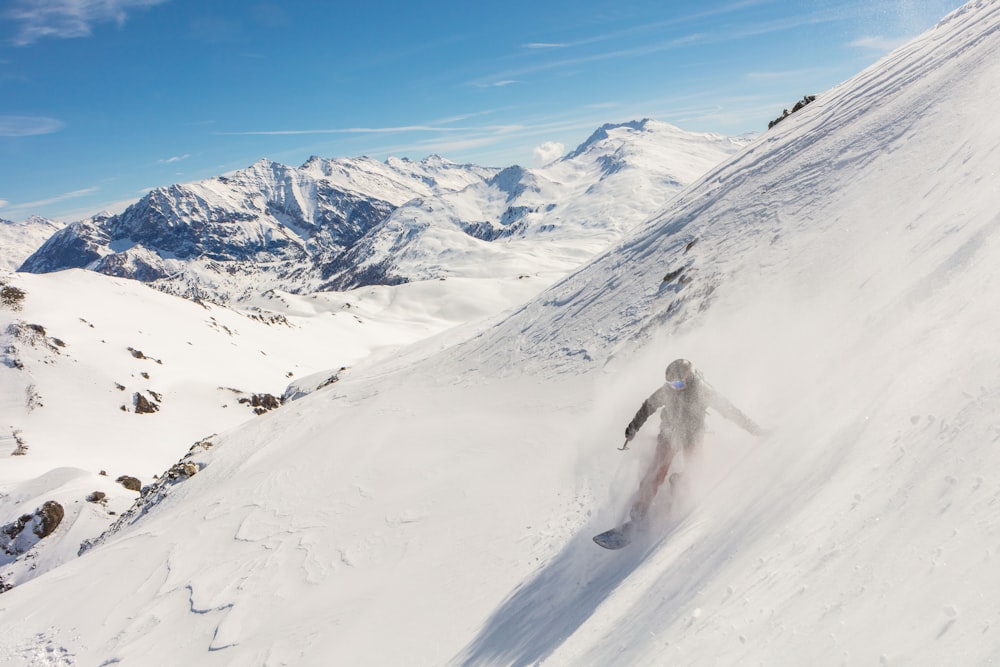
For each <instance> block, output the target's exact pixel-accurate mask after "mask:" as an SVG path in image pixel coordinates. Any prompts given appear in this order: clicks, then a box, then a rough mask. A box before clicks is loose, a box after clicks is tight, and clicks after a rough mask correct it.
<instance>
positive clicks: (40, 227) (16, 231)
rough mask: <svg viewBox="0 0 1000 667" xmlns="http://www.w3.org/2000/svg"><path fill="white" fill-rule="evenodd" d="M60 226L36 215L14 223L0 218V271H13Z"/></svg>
mask: <svg viewBox="0 0 1000 667" xmlns="http://www.w3.org/2000/svg"><path fill="white" fill-rule="evenodd" d="M62 227H63V226H62V225H60V224H59V223H57V222H53V221H52V220H48V219H46V218H42V217H40V216H37V215H32V216H30V217H29V218H28V219H27V220H23V221H21V222H14V221H13V220H4V219H3V218H0V269H9V270H14V269H16V268H17V267H19V266H20V265H21V264H22V263H23V262H24V260H26V259H27V258H28V257H29V256H30V255H31V254H32V253H33V252H35V251H36V250H38V248H39V247H41V245H42V244H43V243H45V240H46V239H47V238H49V237H50V236H52V235H53V234H55V233H56V232H57V231H59V230H60V229H62Z"/></svg>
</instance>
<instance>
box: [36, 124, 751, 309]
mask: <svg viewBox="0 0 1000 667" xmlns="http://www.w3.org/2000/svg"><path fill="white" fill-rule="evenodd" d="M745 144H746V140H741V139H730V138H727V137H723V136H720V135H711V134H694V133H688V132H684V131H681V130H679V129H678V128H675V127H673V126H671V125H667V124H666V123H661V122H657V121H653V120H648V119H647V120H643V121H637V122H632V123H627V124H620V125H607V126H604V127H602V128H600V129H599V130H598V131H597V132H595V133H594V135H593V136H591V138H590V139H588V140H587V141H586V142H585V143H584V144H582V145H581V146H580V147H579V148H577V149H576V150H575V151H573V152H572V153H570V154H569V155H567V156H565V157H564V158H562V159H560V160H556V161H554V162H553V163H551V164H549V165H547V166H545V167H542V168H539V169H525V168H521V167H509V168H507V169H504V170H500V169H495V168H485V167H478V166H474V165H458V164H455V163H452V162H449V161H447V160H445V159H443V158H440V157H437V156H432V157H430V158H427V159H424V160H421V161H420V162H412V161H409V160H402V159H396V158H390V159H389V160H387V161H386V162H378V161H375V160H372V159H369V158H346V159H334V160H324V159H321V158H318V157H313V158H310V160H308V161H307V162H306V163H305V164H304V165H302V166H301V167H298V168H294V167H288V166H285V165H280V164H277V163H274V162H271V161H269V160H261V161H259V162H257V163H255V164H254V165H252V166H251V167H249V168H248V169H245V170H242V171H238V172H236V173H234V174H231V175H228V176H223V177H219V178H214V179H209V180H206V181H201V182H197V183H190V184H181V185H173V186H170V187H167V188H159V189H157V190H154V191H152V192H151V193H149V194H148V195H147V196H145V197H143V199H142V200H140V201H139V202H137V203H136V204H134V205H132V206H130V207H129V208H128V209H126V210H125V211H124V212H123V213H121V214H120V215H115V216H106V215H105V216H98V217H94V218H90V219H88V220H83V221H81V222H77V223H73V224H71V225H69V226H68V227H67V228H66V229H64V230H63V231H61V232H60V233H58V234H55V235H54V236H52V238H50V239H49V240H48V241H47V242H46V243H45V244H44V245H43V246H42V247H41V248H39V249H38V251H37V252H35V253H34V254H33V255H32V256H31V257H30V258H28V259H27V260H26V261H25V262H24V263H23V264H22V265H21V267H20V270H21V271H25V272H31V273H45V272H50V271H58V270H61V269H66V268H87V269H91V270H94V271H97V272H100V273H104V274H107V275H113V276H118V277H126V278H134V279H137V280H141V281H143V282H148V283H151V284H153V285H154V286H156V287H158V288H159V289H162V290H164V291H167V292H171V293H174V294H179V295H184V296H197V297H203V298H208V299H211V300H213V301H219V302H229V301H234V300H236V301H239V300H244V299H247V298H251V297H252V296H254V294H256V293H260V292H264V291H266V290H269V289H280V290H282V291H286V292H294V293H303V292H311V291H317V290H330V289H341V290H342V289H349V288H353V287H358V286H362V285H386V284H398V283H401V282H407V281H412V280H426V279H437V278H446V277H472V276H478V275H483V274H484V273H486V274H488V275H491V276H495V275H498V274H499V275H504V276H509V275H513V276H516V275H519V274H525V273H527V274H530V275H538V274H545V273H547V272H548V273H551V272H555V273H556V275H562V274H563V273H565V272H566V271H567V270H570V269H572V268H575V267H576V266H578V265H579V263H580V262H581V261H583V260H584V259H587V258H589V257H592V256H593V255H594V254H596V253H597V252H599V251H601V250H603V249H604V248H606V247H607V246H608V244H610V243H611V242H613V241H615V240H617V239H618V238H621V236H622V235H623V234H624V233H625V232H626V231H627V230H629V229H631V228H632V227H634V226H635V225H636V224H638V223H639V222H641V221H642V220H644V219H645V218H647V217H648V216H649V215H650V214H652V213H653V212H655V211H657V210H659V209H661V208H662V207H663V205H664V204H665V203H666V202H667V201H668V200H669V199H670V198H671V197H673V196H674V195H676V194H677V193H678V192H679V191H680V189H681V188H682V187H683V185H684V184H686V183H689V182H691V181H692V180H694V179H695V178H697V177H698V176H700V175H701V174H703V173H704V172H705V171H706V170H708V169H709V168H710V167H712V166H713V165H715V164H717V163H719V162H720V161H722V160H723V159H725V158H726V157H728V156H729V155H732V154H733V153H735V152H736V151H737V150H739V149H740V148H741V147H742V146H744V145H745ZM486 267H488V268H486Z"/></svg>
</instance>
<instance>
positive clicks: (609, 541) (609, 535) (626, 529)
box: [594, 521, 635, 551]
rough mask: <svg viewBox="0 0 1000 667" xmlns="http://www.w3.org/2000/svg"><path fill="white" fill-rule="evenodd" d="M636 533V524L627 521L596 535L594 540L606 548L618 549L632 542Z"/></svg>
mask: <svg viewBox="0 0 1000 667" xmlns="http://www.w3.org/2000/svg"><path fill="white" fill-rule="evenodd" d="M634 535H635V525H634V524H633V523H632V522H631V521H626V522H625V523H623V524H622V525H620V526H618V527H617V528H612V529H611V530H606V531H604V532H603V533H601V534H600V535H594V542H596V543H597V545H598V546H601V547H604V548H605V549H610V550H612V551H616V550H618V549H623V548H625V547H627V546H628V545H629V544H631V543H632V537H633V536H634Z"/></svg>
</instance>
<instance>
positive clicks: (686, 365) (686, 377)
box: [665, 359, 694, 387]
mask: <svg viewBox="0 0 1000 667" xmlns="http://www.w3.org/2000/svg"><path fill="white" fill-rule="evenodd" d="M665 375H666V378H667V382H680V383H686V382H688V381H690V380H691V378H692V376H693V375H694V366H692V365H691V362H690V361H688V360H687V359H674V360H673V361H671V362H670V365H669V366H667V372H666V373H665ZM683 386H684V384H681V387H683Z"/></svg>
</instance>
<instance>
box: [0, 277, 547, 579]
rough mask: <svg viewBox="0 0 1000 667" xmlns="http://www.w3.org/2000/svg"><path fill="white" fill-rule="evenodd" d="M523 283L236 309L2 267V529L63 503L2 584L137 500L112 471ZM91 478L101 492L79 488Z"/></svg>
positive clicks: (447, 322)
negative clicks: (55, 521) (56, 523)
mask: <svg viewBox="0 0 1000 667" xmlns="http://www.w3.org/2000/svg"><path fill="white" fill-rule="evenodd" d="M531 282H532V281H530V280H513V281H501V280H497V281H493V283H492V286H491V287H490V288H489V289H484V287H486V286H485V284H484V283H479V284H478V286H477V288H476V290H475V298H470V297H468V296H465V295H464V294H463V293H464V292H468V291H469V286H468V284H467V281H462V280H452V281H448V282H447V283H445V282H437V281H436V282H432V283H415V284H412V285H404V286H399V287H397V288H392V289H390V288H384V287H370V288H364V289H359V290H355V291H354V292H352V293H350V294H338V293H333V292H328V293H323V294H315V295H310V296H307V297H304V296H294V295H289V294H282V293H275V292H271V293H269V294H268V295H266V297H262V298H260V299H259V300H258V301H259V304H260V305H258V306H253V307H250V308H248V309H246V310H244V311H235V310H231V309H229V308H224V307H220V306H215V305H211V304H206V303H196V302H193V301H188V300H185V299H181V298H178V297H175V296H172V295H167V294H163V293H161V292H158V291H156V290H152V289H150V288H149V287H147V286H145V285H143V284H141V283H138V282H135V281H131V280H125V279H119V278H111V277H108V276H103V275H101V274H98V273H93V272H88V271H82V270H78V269H77V270H69V271H62V272H58V273H53V274H44V275H33V274H25V273H18V274H11V273H0V293H2V294H3V302H2V303H0V457H3V458H2V459H0V460H3V461H4V463H3V465H2V466H0V527H2V526H5V525H7V524H8V523H10V522H11V521H13V520H15V519H17V518H18V517H20V516H22V515H25V514H31V513H33V512H34V511H35V510H36V509H37V508H39V507H41V506H42V504H43V503H44V502H46V501H55V502H58V503H60V504H61V505H62V506H63V508H64V510H65V511H66V517H65V518H64V519H63V523H64V525H63V529H62V530H61V531H60V532H58V533H57V534H56V535H54V536H52V537H49V538H47V539H46V541H45V543H44V544H42V545H39V546H38V548H37V549H35V550H34V551H33V552H32V554H31V556H32V557H31V558H27V559H26V558H23V557H20V556H21V555H22V554H8V556H19V558H17V559H14V558H8V559H7V561H9V562H6V561H5V560H4V558H3V556H4V555H3V553H2V551H0V582H6V583H7V585H14V584H18V583H21V582H23V581H25V580H27V579H28V578H30V577H33V576H36V575H37V574H40V573H42V572H44V571H45V570H46V569H48V568H50V567H52V566H54V565H56V564H58V563H59V562H62V561H65V560H67V559H68V558H69V557H75V555H76V551H77V549H78V548H79V545H80V542H81V541H82V540H83V539H90V538H94V537H96V536H97V535H99V534H100V533H101V532H102V531H103V530H105V529H106V528H107V527H108V526H109V525H110V523H111V522H112V521H113V520H114V518H115V515H116V514H119V513H121V512H122V511H124V510H125V509H127V508H128V507H129V505H131V503H132V502H133V501H134V500H135V497H136V494H135V493H134V492H129V491H126V490H125V489H124V488H123V487H122V485H121V484H120V483H117V480H118V479H119V478H120V477H122V476H126V477H133V478H136V479H137V480H138V482H139V483H142V484H148V483H150V482H152V481H153V480H154V479H155V477H156V476H157V475H158V474H160V473H162V472H163V471H164V470H165V469H167V468H168V467H170V465H171V464H173V463H174V462H175V461H176V460H177V459H178V458H179V457H180V456H181V455H182V454H184V453H185V452H186V451H187V450H188V448H189V447H190V446H192V445H194V444H195V443H197V442H201V441H203V440H205V439H206V438H207V439H208V440H209V441H211V439H212V437H214V434H216V433H220V432H222V431H224V430H226V429H230V428H232V427H234V426H236V425H238V424H240V423H243V422H246V421H248V420H250V419H254V418H256V417H255V415H256V413H258V412H262V411H265V410H266V409H271V408H273V407H274V406H275V404H276V403H277V402H280V400H281V399H282V398H288V399H293V398H296V397H299V396H302V395H306V394H308V393H310V392H312V391H314V390H315V389H316V388H317V387H318V386H321V385H324V384H329V383H331V382H334V381H337V380H339V379H340V378H341V377H342V376H344V375H345V374H349V373H351V372H352V371H351V369H350V367H351V366H353V365H354V364H355V363H356V362H358V361H359V360H362V359H365V358H368V357H373V356H374V357H378V356H380V355H388V354H392V350H393V349H395V348H397V347H398V346H400V345H403V344H406V345H412V344H413V343H414V341H417V340H421V339H424V338H429V337H432V336H434V335H435V334H437V333H439V332H441V331H443V330H446V329H449V328H451V327H454V326H455V325H458V324H462V323H464V322H467V321H475V320H476V319H478V318H481V317H484V316H486V315H493V314H495V313H496V312H498V311H501V310H503V309H504V308H507V307H509V306H510V305H511V304H512V303H516V302H517V301H518V300H523V299H526V298H528V296H530V295H532V294H534V293H535V292H536V291H537V290H538V288H537V287H536V286H534V285H532V284H531ZM8 290H10V291H8ZM11 295H19V297H18V298H16V299H15V298H10V296H11ZM288 387H290V388H291V391H290V392H286V388H288ZM102 471H103V472H104V473H106V474H102ZM93 492H100V493H101V494H104V496H103V497H102V498H101V499H100V502H99V503H96V504H88V503H86V502H84V501H85V499H86V497H88V496H90V495H91V494H92V493H93ZM77 524H81V525H77ZM68 526H74V528H73V529H72V530H71V529H69V528H68ZM56 540H61V541H63V542H65V544H63V545H61V546H60V547H59V548H55V549H53V548H50V547H51V546H52V544H53V543H54V542H55V541H56ZM2 546H3V545H2V544H0V547H2ZM43 548H44V549H46V552H45V554H44V558H43V557H42V549H43ZM25 550H26V549H21V550H20V551H21V552H23V551H25ZM14 560H17V561H18V562H16V563H15V562H14Z"/></svg>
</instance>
